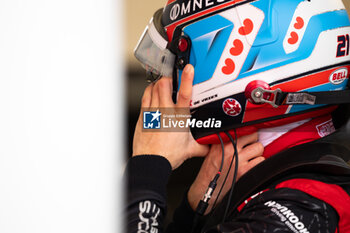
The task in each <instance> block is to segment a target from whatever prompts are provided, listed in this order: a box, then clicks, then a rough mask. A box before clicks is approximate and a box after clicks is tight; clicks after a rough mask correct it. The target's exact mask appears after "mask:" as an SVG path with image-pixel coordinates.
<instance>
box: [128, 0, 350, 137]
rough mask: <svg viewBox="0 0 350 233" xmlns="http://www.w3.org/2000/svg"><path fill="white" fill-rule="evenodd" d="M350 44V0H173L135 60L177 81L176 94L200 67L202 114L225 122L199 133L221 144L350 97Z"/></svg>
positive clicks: (196, 107) (196, 95) (197, 100)
mask: <svg viewBox="0 0 350 233" xmlns="http://www.w3.org/2000/svg"><path fill="white" fill-rule="evenodd" d="M349 47H350V21H349V17H348V15H347V12H346V10H345V7H344V5H343V3H342V1H341V0H318V1H308V0H288V1H281V0H256V1H252V0H245V1H244V0H169V1H168V3H167V5H166V7H165V8H164V10H159V11H157V12H156V14H155V16H154V17H153V20H151V22H150V25H149V26H148V28H146V31H145V33H144V35H143V37H142V38H141V40H140V42H139V44H138V46H137V48H136V50H135V56H136V57H137V58H138V59H139V60H140V61H141V63H142V64H143V66H144V67H145V68H146V70H147V71H148V72H149V73H153V74H154V75H153V77H154V76H156V77H158V76H172V77H173V84H174V85H173V87H174V94H173V97H174V100H175V99H176V92H177V88H178V84H179V83H181V72H182V69H183V68H184V66H185V65H186V64H187V63H191V64H192V65H193V66H194V68H195V77H194V82H193V84H194V86H193V95H192V104H191V113H192V117H193V118H196V119H201V120H206V119H209V118H215V119H219V120H221V121H222V128H221V129H220V130H215V129H207V130H205V129H204V130H203V129H202V130H197V129H192V133H193V135H194V137H195V138H196V139H197V140H198V141H199V142H200V143H217V142H218V139H217V136H216V135H215V133H218V132H220V131H221V132H223V131H230V130H231V129H234V128H235V129H237V132H238V134H246V133H249V132H250V131H252V130H256V129H257V128H262V127H273V126H277V125H282V124H286V123H290V122H293V121H297V120H301V119H306V118H310V117H316V116H320V115H323V114H326V113H329V112H331V111H333V110H334V109H335V108H336V104H341V103H349V102H350V91H349V90H347V83H348V77H349V69H350V52H349V50H350V48H349ZM154 79H156V78H154ZM223 137H225V136H224V135H223Z"/></svg>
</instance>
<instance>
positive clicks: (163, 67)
mask: <svg viewBox="0 0 350 233" xmlns="http://www.w3.org/2000/svg"><path fill="white" fill-rule="evenodd" d="M167 46H168V41H167V40H166V39H164V38H163V36H162V35H161V34H160V33H159V32H158V31H157V29H156V27H155V25H154V21H153V18H152V19H151V21H150V23H149V25H148V26H147V27H146V29H145V31H144V33H143V35H142V36H141V39H140V41H139V43H138V45H137V46H136V49H135V52H134V55H135V57H136V58H137V60H139V61H140V62H141V65H142V66H143V68H144V69H146V71H147V73H149V74H151V75H152V79H153V80H150V81H156V80H157V79H158V78H160V77H162V76H166V77H172V75H173V69H174V63H175V58H176V56H175V54H173V53H172V52H171V51H170V50H169V49H168V48H167Z"/></svg>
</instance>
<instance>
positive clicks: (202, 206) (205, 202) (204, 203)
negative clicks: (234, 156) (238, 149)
mask: <svg viewBox="0 0 350 233" xmlns="http://www.w3.org/2000/svg"><path fill="white" fill-rule="evenodd" d="M217 136H218V138H219V140H220V144H221V150H222V153H221V156H222V158H221V165H220V169H219V171H218V173H217V174H216V175H215V177H214V179H213V180H212V181H211V182H210V183H209V186H208V189H207V191H206V192H205V194H204V196H203V199H202V200H200V201H199V203H198V205H197V208H196V212H195V216H194V218H193V224H192V229H191V233H193V232H194V230H195V228H196V226H197V223H198V220H199V217H200V216H203V215H204V213H205V211H206V210H207V208H208V206H209V201H210V199H211V196H212V194H213V193H214V190H215V188H216V185H217V181H218V180H219V177H220V175H221V172H222V169H223V167H224V160H225V145H224V142H223V140H222V138H221V136H220V134H217Z"/></svg>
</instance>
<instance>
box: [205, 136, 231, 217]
mask: <svg viewBox="0 0 350 233" xmlns="http://www.w3.org/2000/svg"><path fill="white" fill-rule="evenodd" d="M225 133H226V132H225ZM226 134H227V133H226ZM235 143H236V142H235ZM233 148H235V147H233ZM234 153H235V152H233V155H232V159H231V162H230V166H229V168H228V171H227V173H226V176H225V179H224V182H223V184H222V185H221V188H220V190H219V193H218V195H217V196H216V199H215V202H214V204H213V206H212V208H211V211H212V210H213V209H214V208H215V206H216V203H217V201H218V200H219V197H220V195H221V192H222V190H223V189H224V186H225V184H226V181H227V178H228V175H229V174H230V172H231V169H232V164H233V160H234V159H235V156H234Z"/></svg>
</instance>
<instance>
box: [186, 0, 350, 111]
mask: <svg viewBox="0 0 350 233" xmlns="http://www.w3.org/2000/svg"><path fill="white" fill-rule="evenodd" d="M320 1H321V2H322V3H321V2H320ZM342 9H345V7H344V5H343V3H342V2H341V0H332V1H329V0H319V1H303V2H301V3H300V4H299V6H298V7H297V10H296V12H295V13H294V16H293V18H291V20H290V26H289V29H288V31H287V33H286V34H285V35H284V37H283V38H284V41H283V48H284V50H285V52H286V54H288V53H292V52H294V51H297V50H298V48H299V46H300V42H301V41H302V38H303V36H304V34H305V31H306V29H307V26H308V23H309V21H310V19H311V17H312V16H314V15H318V14H322V13H325V12H331V11H336V10H342ZM220 15H221V16H222V17H225V18H226V19H228V20H230V21H232V22H233V24H234V29H233V30H232V33H231V36H230V38H229V40H228V42H227V44H226V47H225V49H224V51H223V53H222V56H221V58H220V61H219V62H218V65H217V67H216V70H215V72H214V75H213V77H212V78H211V79H210V80H208V81H205V82H202V83H199V84H196V85H195V86H194V87H193V95H192V103H196V105H193V106H192V108H198V107H200V106H202V105H206V104H208V103H211V102H214V101H216V100H219V99H222V98H225V97H228V96H231V95H234V94H237V93H241V92H244V90H245V88H246V86H247V85H248V84H249V83H250V82H251V81H254V80H264V81H265V82H267V83H272V82H276V81H279V80H283V79H286V78H289V77H292V76H295V75H299V74H302V73H305V72H308V71H310V70H316V69H319V68H323V67H327V66H331V65H335V64H339V63H342V62H348V61H349V56H343V57H337V56H336V51H337V49H338V43H337V41H338V36H339V35H345V34H350V27H343V28H338V29H332V30H327V31H323V32H322V33H321V34H320V35H319V36H318V39H317V42H316V45H315V47H314V49H313V51H312V53H311V55H310V56H309V57H307V58H306V59H304V60H300V61H297V62H293V63H290V64H287V65H284V66H280V67H277V68H274V69H268V70H265V71H264V72H260V73H256V74H253V75H251V76H248V77H245V78H242V79H238V80H236V79H237V77H238V75H239V74H240V71H241V68H242V66H243V64H244V62H245V60H246V58H247V55H248V53H249V51H250V49H251V46H252V44H253V43H254V41H255V39H256V37H257V34H258V32H259V29H260V27H261V24H262V22H263V20H264V18H265V16H264V13H263V12H262V11H261V10H260V9H258V8H256V7H254V6H252V5H251V4H244V5H241V6H238V7H236V8H234V9H230V10H227V11H224V12H222V13H220ZM299 18H301V19H302V20H303V24H304V25H303V27H301V29H300V31H297V32H296V33H297V36H298V40H297V41H296V42H295V43H288V40H290V41H289V42H294V41H292V39H290V38H293V34H294V33H292V32H294V30H295V28H296V27H298V26H299V25H296V24H298V23H300V26H301V21H300V19H299ZM247 19H253V20H252V21H253V22H254V25H253V28H250V26H251V25H250V22H249V20H247ZM242 28H245V30H246V31H243V29H242ZM240 29H241V32H243V34H244V33H246V34H247V35H242V33H241V34H240ZM250 29H251V32H250V33H249V31H250ZM293 29H294V30H293ZM236 40H240V41H241V42H242V43H243V47H244V49H243V51H242V52H241V53H240V54H239V55H237V56H232V54H231V53H230V49H231V48H232V47H233V45H234V47H235V45H238V43H234V41H236ZM333 42H334V43H333ZM231 61H234V69H233V66H232V62H231ZM225 72H226V73H227V74H226V73H225ZM334 90H336V88H335V89H334ZM282 91H283V90H282ZM202 100H206V101H202Z"/></svg>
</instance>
